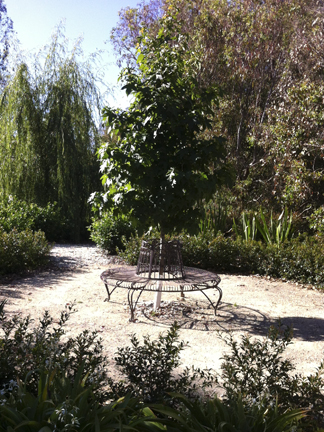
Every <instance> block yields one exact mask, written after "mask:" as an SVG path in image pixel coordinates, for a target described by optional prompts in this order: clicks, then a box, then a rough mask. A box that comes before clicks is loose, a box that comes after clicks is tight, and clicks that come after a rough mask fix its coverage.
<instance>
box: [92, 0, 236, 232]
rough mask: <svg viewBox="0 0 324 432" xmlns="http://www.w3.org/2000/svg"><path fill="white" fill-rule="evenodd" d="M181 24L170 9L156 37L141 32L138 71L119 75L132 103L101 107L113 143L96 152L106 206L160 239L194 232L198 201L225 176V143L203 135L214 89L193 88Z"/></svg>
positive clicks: (194, 68)
mask: <svg viewBox="0 0 324 432" xmlns="http://www.w3.org/2000/svg"><path fill="white" fill-rule="evenodd" d="M179 26H181V24H179V22H178V15H177V13H176V10H175V9H174V8H170V9H169V11H168V13H167V14H165V15H164V17H163V18H162V19H161V20H160V23H159V28H160V30H159V32H158V35H157V37H155V38H150V37H149V35H148V34H147V33H146V32H145V31H144V30H143V31H142V35H141V38H140V39H139V46H138V50H137V63H138V69H139V71H138V72H137V71H135V70H134V69H131V68H127V69H125V70H124V71H123V73H122V75H121V79H122V80H123V82H124V87H123V88H124V89H125V90H126V92H127V94H128V95H132V96H133V97H134V102H133V103H132V104H131V106H130V108H129V109H128V110H126V111H120V110H113V109H110V108H109V107H107V108H105V109H104V119H105V121H106V122H107V125H108V126H109V127H110V132H111V137H112V139H111V142H109V143H106V144H104V145H102V146H101V148H100V151H99V154H100V159H101V170H102V172H103V173H104V175H103V177H102V180H103V184H104V185H105V187H106V189H107V192H106V193H105V195H104V198H105V200H106V201H108V206H112V207H113V208H114V212H115V213H121V214H128V213H131V214H132V216H133V217H134V218H135V219H136V220H137V221H139V222H140V223H141V224H142V225H144V226H146V227H147V226H150V225H151V226H155V227H157V226H158V227H159V228H160V230H161V235H162V238H163V234H164V233H166V232H173V231H174V230H177V231H180V230H181V229H182V228H186V229H187V230H188V231H193V230H194V229H195V228H196V227H197V217H198V216H199V214H200V209H199V207H198V206H197V203H199V202H200V201H201V200H202V199H203V198H209V197H211V196H212V194H213V193H214V192H215V190H216V188H217V186H220V185H222V184H224V183H226V181H228V180H229V178H230V175H229V169H228V167H227V166H226V164H225V152H224V140H223V139H222V138H219V137H215V136H208V130H210V129H211V126H212V121H211V120H212V113H213V110H212V109H211V107H212V105H213V104H214V105H217V91H216V88H215V86H214V87H208V88H200V87H199V86H198V83H197V79H196V77H197V72H198V70H199V62H197V59H195V58H194V57H190V58H188V55H187V53H188V36H187V35H184V34H180V31H179ZM204 132H205V134H203V133H204Z"/></svg>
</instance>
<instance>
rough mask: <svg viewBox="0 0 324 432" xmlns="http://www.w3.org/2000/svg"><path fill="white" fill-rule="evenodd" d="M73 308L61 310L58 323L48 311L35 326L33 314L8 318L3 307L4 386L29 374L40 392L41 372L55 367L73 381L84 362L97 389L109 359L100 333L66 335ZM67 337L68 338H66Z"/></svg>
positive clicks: (0, 373) (0, 372)
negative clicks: (31, 316) (70, 336)
mask: <svg viewBox="0 0 324 432" xmlns="http://www.w3.org/2000/svg"><path fill="white" fill-rule="evenodd" d="M72 311H73V304H72V305H68V306H67V308H66V310H65V311H64V312H62V313H61V316H60V319H59V320H58V323H57V324H55V321H54V319H53V318H52V317H51V316H50V314H49V313H48V311H46V312H45V313H44V315H43V317H42V318H40V320H39V324H38V325H37V326H36V327H33V326H32V321H31V319H30V317H25V318H21V317H20V316H14V317H13V318H11V319H9V320H7V319H6V316H5V313H4V311H3V307H2V311H1V308H0V324H1V327H2V332H3V337H1V338H0V387H1V385H2V386H3V385H5V384H6V383H8V382H9V381H11V380H14V381H16V380H17V377H18V378H19V379H20V380H21V381H24V380H25V378H26V376H27V375H28V376H29V378H28V385H27V387H28V390H29V391H31V392H32V393H33V394H34V395H36V394H37V385H38V378H39V371H44V372H48V373H50V372H51V371H53V370H55V371H57V372H58V373H59V372H60V373H62V374H64V375H65V377H66V379H68V380H69V381H71V382H73V381H74V380H75V377H76V376H77V372H78V368H79V366H80V365H81V364H83V366H84V369H85V370H86V371H87V374H88V380H89V382H92V384H93V389H94V391H97V390H98V389H99V387H100V386H101V385H102V384H103V382H104V381H105V379H106V371H105V367H106V364H107V362H106V358H105V357H104V356H103V355H102V345H101V340H100V339H98V336H97V333H96V332H89V331H88V330H85V331H84V332H82V333H81V334H79V335H78V336H76V337H75V338H67V339H66V338H64V335H65V330H64V325H65V323H66V322H67V320H68V319H69V317H70V315H71V312H72ZM63 339H64V340H63Z"/></svg>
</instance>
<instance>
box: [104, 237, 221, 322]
mask: <svg viewBox="0 0 324 432" xmlns="http://www.w3.org/2000/svg"><path fill="white" fill-rule="evenodd" d="M161 261H162V264H163V265H161ZM161 269H162V270H161ZM100 278H101V280H102V281H103V282H104V284H105V287H106V290H107V295H108V297H107V299H106V300H107V301H109V300H110V297H111V294H112V293H113V292H114V291H115V289H117V288H123V289H127V290H128V304H129V308H130V315H131V316H130V321H135V309H136V305H137V303H138V300H139V298H140V297H141V295H142V293H143V291H154V292H156V293H160V294H161V293H163V292H178V293H180V294H181V296H182V297H184V293H185V292H193V291H199V292H201V293H202V294H204V296H205V297H206V298H207V300H208V301H209V303H210V304H211V306H212V307H213V309H214V313H215V315H216V313H217V307H218V305H219V303H220V301H221V299H222V290H221V288H220V287H219V283H220V281H221V279H220V277H219V276H218V275H217V274H215V273H212V272H209V271H206V270H201V269H197V268H193V267H184V266H183V265H182V256H181V244H180V243H179V241H177V240H173V241H170V242H167V243H166V244H165V245H164V247H163V248H161V243H160V240H156V239H153V240H151V241H149V242H146V241H145V242H143V243H142V247H141V252H140V256H139V260H138V264H137V266H133V267H130V266H119V267H115V268H111V269H108V270H106V271H104V272H103V273H102V274H101V276H100ZM208 289H215V290H216V291H217V293H218V299H217V301H216V302H213V301H212V300H211V299H210V297H209V296H208V295H207V293H206V290H208Z"/></svg>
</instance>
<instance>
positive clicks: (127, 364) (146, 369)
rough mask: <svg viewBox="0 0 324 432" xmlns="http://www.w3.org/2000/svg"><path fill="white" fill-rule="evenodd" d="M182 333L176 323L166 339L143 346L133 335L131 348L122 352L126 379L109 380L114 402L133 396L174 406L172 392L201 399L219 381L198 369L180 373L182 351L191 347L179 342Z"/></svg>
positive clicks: (121, 364)
mask: <svg viewBox="0 0 324 432" xmlns="http://www.w3.org/2000/svg"><path fill="white" fill-rule="evenodd" d="M179 329H180V328H179V326H178V324H177V323H176V322H175V323H174V324H173V325H172V326H171V328H170V329H169V330H168V332H167V333H166V334H165V335H163V334H160V335H159V337H158V339H157V340H155V341H151V340H150V338H149V336H145V337H144V340H143V344H142V345H141V344H140V342H139V340H138V339H137V337H136V336H135V335H133V336H132V338H131V346H130V347H123V348H118V351H117V353H116V357H115V360H116V364H117V366H119V369H120V371H121V372H122V373H123V374H124V375H125V378H126V379H124V380H121V381H119V382H115V381H113V380H112V379H110V380H109V385H110V387H111V397H112V398H116V397H118V396H119V397H120V396H121V395H123V394H126V393H130V394H132V395H133V396H136V397H139V398H140V400H142V401H143V402H157V401H161V400H163V401H164V402H166V401H168V400H169V402H170V398H169V396H168V395H167V393H168V392H175V391H176V392H181V393H183V394H186V395H187V396H188V397H191V398H197V397H201V396H202V395H203V391H204V389H206V388H207V387H211V386H212V384H213V383H214V381H215V377H214V376H213V375H212V373H211V371H210V370H200V369H198V368H194V367H192V368H191V369H190V368H188V367H187V368H185V369H184V370H182V371H178V370H177V368H179V366H180V354H181V351H182V350H183V349H184V348H185V347H186V346H187V344H185V343H184V342H183V341H179ZM171 403H172V402H171Z"/></svg>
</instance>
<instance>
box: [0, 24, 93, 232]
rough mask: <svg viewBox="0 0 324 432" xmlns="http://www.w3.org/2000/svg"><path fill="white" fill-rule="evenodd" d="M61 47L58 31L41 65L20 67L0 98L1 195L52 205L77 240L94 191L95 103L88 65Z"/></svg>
mask: <svg viewBox="0 0 324 432" xmlns="http://www.w3.org/2000/svg"><path fill="white" fill-rule="evenodd" d="M62 38H63V42H62ZM65 42H66V41H65V40H64V37H63V35H62V34H61V33H60V31H58V32H57V33H56V34H55V35H54V36H53V40H52V43H51V44H50V46H49V47H48V50H47V52H45V53H44V54H45V61H42V59H40V60H39V61H38V60H35V64H34V70H33V69H32V68H31V67H27V65H26V64H21V65H19V66H18V68H17V72H16V74H15V76H14V77H13V78H12V80H11V81H10V82H9V83H8V85H7V86H6V88H5V91H4V92H3V95H2V99H1V105H0V117H1V126H0V140H1V147H0V164H1V170H0V171H1V174H0V191H1V192H2V193H3V194H13V195H16V196H18V197H19V198H21V199H25V200H27V201H29V202H35V203H37V204H40V205H44V204H47V203H48V202H54V201H56V202H57V203H58V205H59V207H60V208H61V211H62V217H64V218H65V219H66V220H67V221H68V222H69V223H70V226H71V239H73V240H74V241H79V239H80V232H81V229H82V227H83V226H84V225H85V224H86V220H87V218H88V216H89V209H88V204H87V200H88V197H89V195H90V194H91V192H93V190H95V189H97V187H98V185H99V178H98V170H99V164H98V162H97V161H96V155H95V154H96V149H97V147H98V144H99V141H100V139H99V130H98V127H99V124H98V121H97V120H98V118H97V117H96V112H97V113H98V112H100V98H99V92H98V88H97V86H96V79H95V74H94V71H93V70H92V66H91V63H89V62H81V60H79V58H78V54H80V46H78V45H77V46H75V47H74V49H73V50H72V51H71V52H68V51H67V50H66V43H65ZM41 54H43V53H41Z"/></svg>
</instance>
